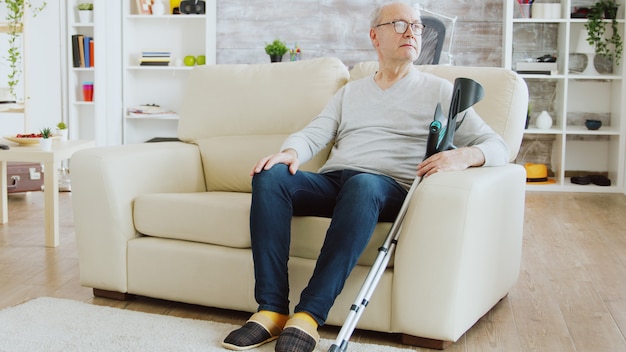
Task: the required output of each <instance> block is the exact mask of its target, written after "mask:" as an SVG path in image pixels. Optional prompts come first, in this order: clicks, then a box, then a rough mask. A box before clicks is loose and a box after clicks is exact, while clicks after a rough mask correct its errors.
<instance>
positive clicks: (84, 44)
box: [83, 36, 91, 67]
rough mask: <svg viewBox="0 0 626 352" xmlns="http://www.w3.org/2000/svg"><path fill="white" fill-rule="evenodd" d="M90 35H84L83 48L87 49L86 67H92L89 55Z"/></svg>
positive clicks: (85, 54)
mask: <svg viewBox="0 0 626 352" xmlns="http://www.w3.org/2000/svg"><path fill="white" fill-rule="evenodd" d="M89 39H90V38H89V37H87V36H84V37H83V50H84V51H85V53H84V56H85V66H84V67H91V66H90V65H91V59H90V57H89V54H90V52H89Z"/></svg>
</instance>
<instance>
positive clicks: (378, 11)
mask: <svg viewBox="0 0 626 352" xmlns="http://www.w3.org/2000/svg"><path fill="white" fill-rule="evenodd" d="M395 3H406V2H405V1H393V2H389V3H386V4H381V5H379V6H377V7H376V8H375V9H374V11H372V14H371V16H370V28H374V27H376V26H377V25H378V23H380V20H381V17H382V14H383V9H384V8H385V7H386V6H387V5H391V4H395ZM413 8H414V9H415V12H416V13H417V15H418V16H419V17H421V16H422V15H421V14H420V10H419V5H418V4H415V5H413Z"/></svg>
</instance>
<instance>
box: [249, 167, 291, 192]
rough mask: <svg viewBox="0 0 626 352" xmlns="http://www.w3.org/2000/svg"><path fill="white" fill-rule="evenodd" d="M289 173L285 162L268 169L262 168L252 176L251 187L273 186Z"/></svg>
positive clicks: (278, 183)
mask: <svg viewBox="0 0 626 352" xmlns="http://www.w3.org/2000/svg"><path fill="white" fill-rule="evenodd" d="M288 175H291V174H290V173H289V168H288V166H287V165H285V164H276V165H274V166H272V167H271V168H270V169H269V170H263V171H261V172H259V173H256V174H254V176H253V177H252V188H253V189H254V188H259V187H263V188H265V187H270V188H271V187H273V186H277V185H280V184H281V183H282V182H283V180H284V178H285V177H286V176H288Z"/></svg>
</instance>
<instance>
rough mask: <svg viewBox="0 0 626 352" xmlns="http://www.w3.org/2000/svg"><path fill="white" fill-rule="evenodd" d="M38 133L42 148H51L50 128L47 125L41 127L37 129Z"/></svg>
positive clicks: (47, 149) (46, 149)
mask: <svg viewBox="0 0 626 352" xmlns="http://www.w3.org/2000/svg"><path fill="white" fill-rule="evenodd" d="M39 134H41V139H40V140H39V146H40V147H41V149H42V150H45V151H49V150H52V139H50V137H52V130H51V129H50V128H49V127H46V128H42V129H41V130H39Z"/></svg>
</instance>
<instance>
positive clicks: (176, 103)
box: [122, 0, 216, 143]
mask: <svg viewBox="0 0 626 352" xmlns="http://www.w3.org/2000/svg"><path fill="white" fill-rule="evenodd" d="M168 10H169V8H168V7H167V6H166V14H164V15H149V14H139V11H138V10H137V8H136V3H135V2H134V1H124V8H123V15H122V16H123V24H122V32H123V33H124V35H123V36H122V47H123V52H122V62H123V70H122V71H123V89H122V95H123V111H124V113H123V142H124V143H142V142H145V141H147V140H150V139H152V138H155V137H176V129H177V125H178V120H177V118H176V116H173V117H167V118H150V117H139V118H137V117H131V116H128V114H127V113H126V111H127V110H128V108H133V107H138V106H140V105H144V104H157V105H159V106H161V107H162V108H164V109H167V110H171V111H174V112H180V110H181V102H182V94H183V93H182V92H183V91H184V83H185V81H186V79H187V77H188V75H189V72H190V71H191V70H192V68H193V66H185V65H184V64H183V62H182V61H183V59H184V57H185V56H187V55H190V56H194V57H198V56H199V55H204V56H205V57H206V64H207V65H211V64H215V61H216V1H215V0H209V1H206V13H205V14H194V15H191V14H176V15H174V14H170V13H169V11H168ZM144 50H163V51H168V52H170V53H171V58H170V64H169V65H168V66H140V64H139V63H140V58H141V53H142V51H144Z"/></svg>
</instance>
